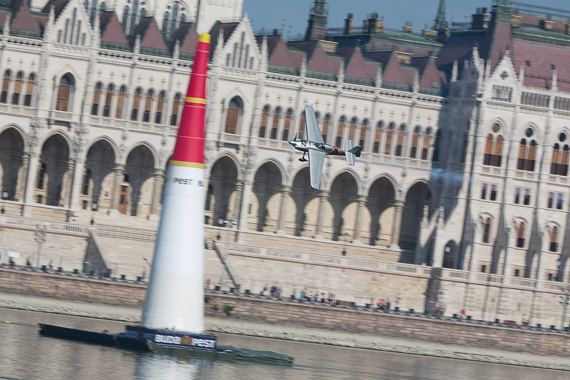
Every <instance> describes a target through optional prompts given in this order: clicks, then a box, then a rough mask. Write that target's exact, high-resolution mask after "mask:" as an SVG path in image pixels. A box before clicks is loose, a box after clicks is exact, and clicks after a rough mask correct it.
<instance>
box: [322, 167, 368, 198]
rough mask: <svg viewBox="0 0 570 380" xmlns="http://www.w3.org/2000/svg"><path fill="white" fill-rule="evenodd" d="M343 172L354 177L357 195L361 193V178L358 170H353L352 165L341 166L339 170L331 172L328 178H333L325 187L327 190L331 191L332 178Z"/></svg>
mask: <svg viewBox="0 0 570 380" xmlns="http://www.w3.org/2000/svg"><path fill="white" fill-rule="evenodd" d="M343 173H349V174H350V175H351V176H353V177H354V180H355V181H356V186H357V189H358V190H357V195H361V194H362V187H363V185H362V179H361V178H360V175H359V174H358V172H357V171H356V170H354V169H353V168H352V167H343V168H341V169H340V170H338V171H337V172H334V173H331V175H330V178H333V180H331V181H329V183H328V186H327V188H326V190H327V191H333V190H334V188H333V182H334V179H336V178H337V177H338V176H340V175H341V174H343Z"/></svg>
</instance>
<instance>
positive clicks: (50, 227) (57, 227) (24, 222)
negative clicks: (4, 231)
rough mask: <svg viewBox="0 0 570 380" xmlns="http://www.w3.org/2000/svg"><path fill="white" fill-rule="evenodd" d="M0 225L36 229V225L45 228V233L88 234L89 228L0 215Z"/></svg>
mask: <svg viewBox="0 0 570 380" xmlns="http://www.w3.org/2000/svg"><path fill="white" fill-rule="evenodd" d="M0 224H4V225H12V226H20V227H30V228H37V226H38V225H42V226H46V230H47V231H62V232H72V233H77V234H86V235H88V234H89V230H90V228H91V227H87V226H82V225H78V224H74V223H65V222H52V221H48V220H41V219H33V218H24V217H21V216H8V215H0Z"/></svg>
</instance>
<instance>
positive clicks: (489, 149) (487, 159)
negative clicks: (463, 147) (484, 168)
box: [483, 133, 493, 165]
mask: <svg viewBox="0 0 570 380" xmlns="http://www.w3.org/2000/svg"><path fill="white" fill-rule="evenodd" d="M492 154H493V135H492V134H490V133H489V134H488V135H487V142H486V143H485V156H483V165H491V155H492Z"/></svg>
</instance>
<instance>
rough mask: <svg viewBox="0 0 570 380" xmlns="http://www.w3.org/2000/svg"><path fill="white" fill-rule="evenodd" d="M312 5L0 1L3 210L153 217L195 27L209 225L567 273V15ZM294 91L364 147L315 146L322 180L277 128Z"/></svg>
mask: <svg viewBox="0 0 570 380" xmlns="http://www.w3.org/2000/svg"><path fill="white" fill-rule="evenodd" d="M325 5H326V2H325V1H324V0H317V1H315V4H314V7H313V9H312V10H311V14H310V15H309V23H308V27H307V33H306V36H305V38H304V39H303V40H300V41H288V42H287V41H285V40H284V39H283V37H282V36H280V35H279V34H278V33H274V34H272V35H255V34H254V33H253V31H252V28H251V25H250V23H249V20H248V18H247V14H245V15H243V16H242V1H240V0H235V1H230V0H227V1H214V0H210V1H201V2H197V1H194V2H181V1H175V2H172V3H168V2H156V1H154V2H153V1H147V2H145V3H142V2H141V3H140V4H139V3H138V2H136V1H135V2H125V1H123V2H121V1H116V2H108V3H99V4H98V3H97V2H96V1H85V2H84V3H82V2H80V1H79V0H50V1H48V2H45V1H40V0H37V1H36V0H33V1H32V2H31V4H30V3H28V2H26V1H20V0H15V1H13V2H11V3H10V4H9V7H6V8H0V25H2V35H1V41H0V42H1V46H2V49H1V50H0V73H1V74H2V89H1V90H2V92H1V93H0V113H1V115H2V122H1V125H0V128H1V129H0V166H1V170H2V173H1V178H2V180H1V181H2V182H1V187H2V199H3V211H5V212H6V213H8V214H12V215H21V216H27V217H35V218H48V219H53V220H62V221H71V222H74V221H76V220H77V216H78V215H79V214H80V213H81V212H83V211H82V210H92V211H93V212H96V213H107V214H110V215H117V214H125V215H130V216H132V217H133V218H134V217H138V218H148V219H150V220H156V219H157V218H158V216H159V214H160V200H161V192H162V185H163V181H164V170H165V167H166V165H167V161H168V158H169V155H170V154H171V151H172V148H173V143H174V138H175V135H176V130H177V123H178V121H179V115H180V113H181V112H182V109H181V107H182V100H183V97H184V93H185V90H186V87H187V81H188V74H189V72H190V69H191V65H192V54H193V52H194V49H195V46H196V43H197V36H198V32H202V31H209V32H210V34H211V35H212V44H211V63H210V71H209V76H210V79H209V89H208V114H207V144H206V161H207V162H206V166H207V174H208V178H209V180H208V183H209V185H208V194H207V199H206V204H205V220H206V224H207V225H209V226H214V227H218V226H220V221H223V220H224V219H229V218H233V219H235V220H236V221H237V234H236V239H237V240H238V241H241V242H245V243H251V244H254V243H255V244H263V243H260V242H262V241H263V240H264V238H263V236H266V237H267V239H265V241H266V243H265V244H270V242H271V239H270V237H271V236H275V235H278V236H280V237H281V236H282V237H291V238H292V239H295V242H297V243H296V244H297V245H298V242H299V241H301V242H302V244H303V245H304V246H306V250H307V251H311V250H312V249H313V248H312V247H315V249H317V248H316V247H317V246H318V247H321V246H320V245H318V244H320V243H321V242H339V244H344V245H345V247H346V246H348V245H349V244H350V246H351V247H354V249H353V251H354V252H358V255H359V257H363V258H368V259H376V260H387V261H398V262H402V263H410V264H416V265H426V266H432V267H444V268H451V269H458V270H462V271H470V272H473V273H475V272H485V273H489V274H490V275H493V276H494V277H493V278H494V279H498V280H496V281H497V282H501V283H503V281H507V280H505V279H509V281H511V280H510V279H511V278H519V277H520V278H521V280H522V279H524V278H526V279H531V280H535V281H541V280H545V281H546V280H552V281H555V280H556V281H563V280H567V277H568V275H567V270H566V267H567V266H568V264H569V263H568V260H567V258H568V254H567V249H565V248H566V247H567V246H568V244H570V240H569V239H570V235H569V234H567V233H566V231H567V226H568V223H567V218H568V212H567V210H568V202H569V201H570V193H569V191H568V177H567V174H568V173H567V167H568V142H567V139H568V136H569V133H570V131H569V130H568V125H567V124H568V123H567V121H568V119H569V116H570V113H569V112H570V84H569V83H570V77H568V75H570V74H568V73H569V72H570V71H568V70H566V65H567V62H569V60H568V59H567V58H568V57H566V55H570V37H569V34H570V26H569V25H568V23H567V22H566V21H563V20H562V19H557V18H554V19H552V18H549V17H546V16H541V15H536V14H530V13H528V12H525V10H524V9H522V10H518V9H515V8H513V6H512V3H511V2H509V1H506V0H496V1H494V6H493V10H492V12H491V13H490V14H488V13H487V12H486V10H485V9H482V10H480V11H478V12H477V13H476V14H474V15H473V20H472V22H471V23H470V24H469V25H468V26H463V29H461V28H462V27H460V26H452V27H451V28H449V25H447V22H446V20H445V1H442V2H441V4H440V8H439V11H438V12H437V18H436V22H435V24H434V27H433V28H432V29H430V30H423V31H422V33H421V34H416V33H414V32H413V28H412V27H410V26H406V27H404V29H403V30H401V31H390V30H387V29H385V28H384V22H383V20H382V19H380V18H379V17H378V16H377V15H376V14H372V15H370V17H369V18H368V19H367V20H364V22H363V24H362V26H361V27H360V26H355V20H354V19H353V17H352V15H350V14H349V15H348V16H347V19H346V20H344V23H345V25H344V27H343V28H338V29H334V28H333V29H331V28H328V20H327V14H326V13H327V12H326V6H325ZM196 21H197V24H196ZM538 57H540V58H538ZM306 104H313V105H314V108H315V110H316V112H317V114H318V118H319V122H320V125H321V129H322V131H323V135H324V136H325V139H326V141H327V142H328V143H332V144H336V145H342V143H343V141H344V139H345V138H350V139H353V140H354V141H355V142H356V143H357V144H360V145H362V146H363V154H362V156H361V157H360V159H358V160H357V162H356V166H354V167H347V166H346V163H345V162H344V160H343V159H341V158H327V159H326V162H325V168H324V173H323V179H322V181H323V182H322V185H321V190H320V191H316V190H314V189H312V188H311V187H310V185H309V172H308V165H307V163H304V162H299V161H298V160H297V159H298V158H299V155H298V154H297V152H295V151H294V150H292V148H291V147H290V146H289V145H288V143H287V140H289V139H291V138H293V137H295V136H297V137H301V138H302V137H303V136H304V133H305V131H304V114H303V108H304V105H306ZM126 220H128V219H121V221H122V222H121V223H125V225H128V221H127V222H124V221H126ZM222 224H223V222H222ZM252 232H255V234H252ZM252 236H255V239H254V238H253V237H252ZM260 236H261V237H260ZM279 241H280V242H281V241H282V239H280V240H279ZM344 251H345V252H346V249H345V250H344ZM458 273H459V272H458ZM513 281H514V280H513ZM517 281H518V280H517ZM515 282H516V281H515Z"/></svg>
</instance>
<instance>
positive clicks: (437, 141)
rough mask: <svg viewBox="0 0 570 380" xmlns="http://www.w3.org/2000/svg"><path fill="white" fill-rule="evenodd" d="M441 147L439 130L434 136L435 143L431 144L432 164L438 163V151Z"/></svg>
mask: <svg viewBox="0 0 570 380" xmlns="http://www.w3.org/2000/svg"><path fill="white" fill-rule="evenodd" d="M440 145H441V130H438V131H437V133H436V134H435V142H434V144H433V156H432V161H433V162H439V149H440Z"/></svg>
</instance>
